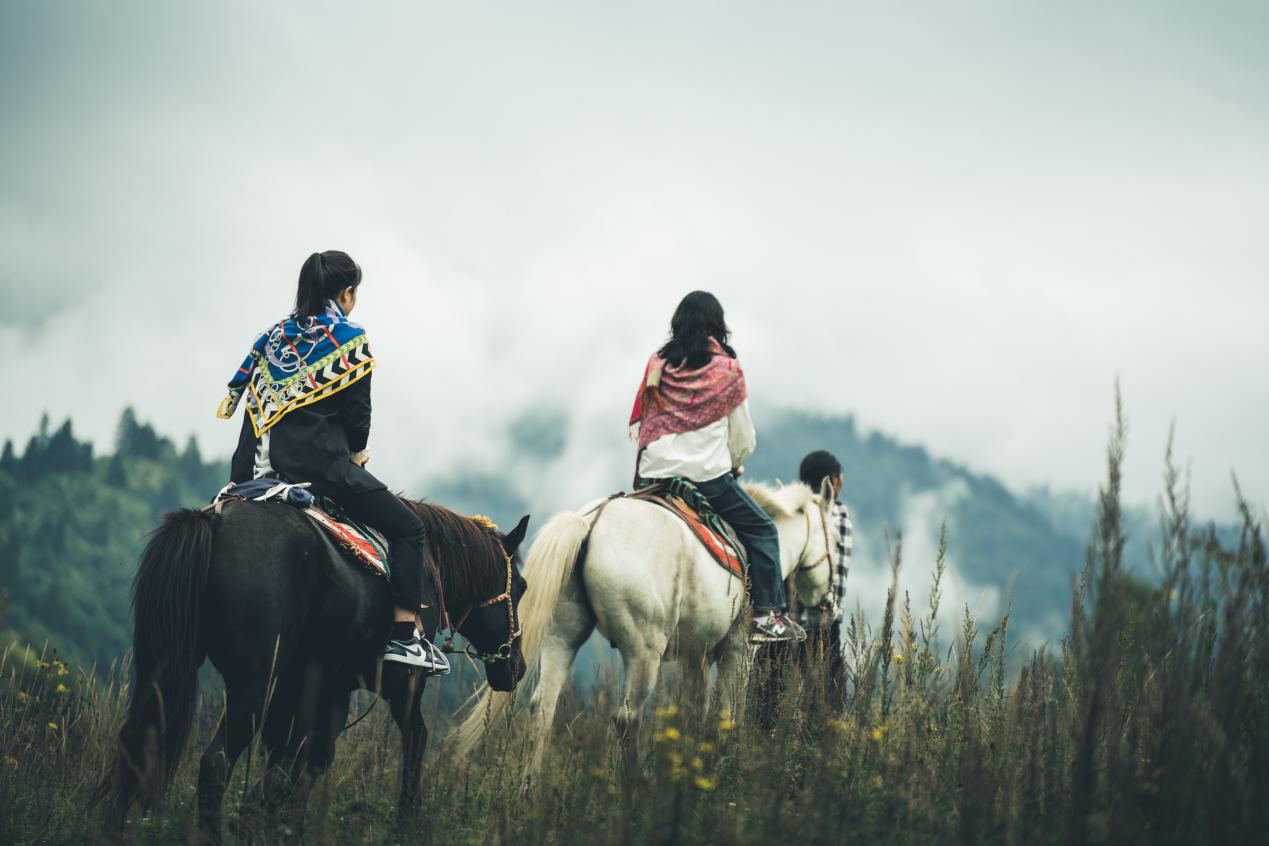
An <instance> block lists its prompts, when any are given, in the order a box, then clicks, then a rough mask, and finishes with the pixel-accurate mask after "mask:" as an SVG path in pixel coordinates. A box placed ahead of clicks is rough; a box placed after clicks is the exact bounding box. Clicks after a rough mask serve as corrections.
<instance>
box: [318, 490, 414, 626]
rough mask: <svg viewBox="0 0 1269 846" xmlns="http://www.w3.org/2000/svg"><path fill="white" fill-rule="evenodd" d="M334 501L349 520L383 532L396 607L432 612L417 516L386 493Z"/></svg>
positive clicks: (370, 493)
mask: <svg viewBox="0 0 1269 846" xmlns="http://www.w3.org/2000/svg"><path fill="white" fill-rule="evenodd" d="M336 501H337V502H338V503H339V505H340V507H341V508H343V509H344V511H346V512H347V513H348V516H349V517H351V518H353V519H354V520H356V521H358V522H360V523H365V524H366V525H368V526H372V527H374V528H375V529H378V530H379V531H380V532H383V534H384V536H385V537H386V538H387V539H388V542H389V543H390V544H392V550H391V552H390V553H389V554H388V566H389V567H391V569H392V577H391V579H390V580H389V584H390V585H391V587H392V597H393V599H395V600H396V603H397V605H399V606H400V607H402V608H407V609H410V610H417V609H418V608H419V607H420V606H422V605H424V604H426V605H428V606H430V607H431V608H433V609H435V608H436V587H435V585H433V583H432V574H431V572H430V571H429V570H428V569H427V568H425V567H424V559H423V556H424V555H425V554H426V550H427V529H426V528H424V526H423V521H422V520H420V519H419V515H417V514H415V513H414V512H413V511H411V510H410V508H409V506H407V505H406V504H405V503H403V502H402V501H401V500H400V499H398V498H397V497H396V496H395V495H393V494H391V493H389V492H388V491H386V490H377V491H369V492H367V493H359V494H352V495H345V496H341V497H338V498H336Z"/></svg>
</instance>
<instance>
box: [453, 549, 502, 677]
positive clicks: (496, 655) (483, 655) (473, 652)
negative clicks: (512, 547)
mask: <svg viewBox="0 0 1269 846" xmlns="http://www.w3.org/2000/svg"><path fill="white" fill-rule="evenodd" d="M498 551H499V552H501V553H502V557H503V558H504V559H505V560H506V562H507V584H506V587H505V588H504V589H503V591H502V593H500V594H498V595H497V596H491V597H489V598H488V599H483V600H481V601H479V602H474V603H472V604H471V605H470V606H468V608H467V610H466V611H464V612H463V616H461V617H459V618H458V623H457V624H455V623H453V622H452V621H451V620H450V616H449V608H448V607H447V606H446V604H445V589H444V588H443V587H441V586H440V585H441V579H440V578H439V576H440V574H439V573H437V580H436V584H437V591H436V592H437V596H438V597H439V599H440V605H441V623H442V628H441V630H442V631H445V632H447V634H446V637H445V640H444V642H443V643H442V644H441V649H443V650H444V651H446V652H457V651H458V650H457V648H456V647H455V646H454V635H455V634H457V633H458V630H459V629H460V628H462V625H463V623H465V622H467V618H468V617H470V616H471V612H473V611H475V610H476V609H477V608H488V607H489V606H490V605H496V604H498V603H499V602H505V603H507V631H508V632H510V634H509V635H508V637H507V641H506V643H504V644H502V646H499V647H498V648H497V649H495V650H494V651H493V652H481V651H480V650H479V649H477V648H476V646H475V644H472V643H468V644H467V646H466V647H465V648H464V649H463V651H464V652H465V653H466V654H467V657H469V658H472V659H475V660H477V661H483V662H484V663H486V664H492V663H494V662H496V661H505V660H507V659H508V658H510V657H511V646H512V644H514V643H515V642H516V638H518V637H520V634H521V632H522V629H521V628H520V627H519V626H518V625H517V622H516V611H515V603H514V602H513V601H512V596H511V586H512V579H513V578H514V570H515V568H514V565H512V563H511V555H510V554H508V552H507V550H506V549H504V548H503V546H502V542H501V541H499V543H498Z"/></svg>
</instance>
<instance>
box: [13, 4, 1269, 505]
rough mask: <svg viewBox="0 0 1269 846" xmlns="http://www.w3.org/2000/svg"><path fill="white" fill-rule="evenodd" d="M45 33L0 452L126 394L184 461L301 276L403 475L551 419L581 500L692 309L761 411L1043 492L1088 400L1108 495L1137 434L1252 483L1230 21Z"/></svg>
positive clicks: (24, 192) (1255, 227) (759, 13)
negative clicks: (350, 267)
mask: <svg viewBox="0 0 1269 846" xmlns="http://www.w3.org/2000/svg"><path fill="white" fill-rule="evenodd" d="M1080 8H1084V7H1080ZM548 9H549V10H548ZM79 11H80V12H82V13H83V14H82V15H79V16H76V15H75V14H71V13H67V14H63V15H54V14H53V13H52V12H50V11H48V10H38V9H37V10H32V9H25V8H22V9H10V8H6V10H5V12H4V14H5V15H6V17H7V20H6V22H5V23H6V24H8V25H7V26H0V32H7V33H8V34H7V35H0V39H3V40H2V41H0V47H3V48H5V49H4V50H3V51H0V54H2V55H3V58H0V62H2V63H3V65H0V71H3V73H0V96H2V97H3V98H4V105H5V113H6V118H7V119H6V128H5V133H4V134H3V135H2V136H0V153H2V154H3V158H2V159H0V161H3V162H4V164H3V165H0V168H2V173H3V181H0V249H2V250H3V252H4V254H5V257H6V258H5V262H4V264H5V267H4V268H2V269H0V293H2V294H3V299H4V300H5V301H6V302H7V303H8V304H9V306H8V309H7V311H8V316H7V317H6V318H5V319H3V320H0V353H2V354H5V355H6V360H7V361H10V362H20V363H21V365H20V366H10V367H8V368H6V370H5V374H4V376H2V377H0V379H2V380H3V383H2V385H0V387H2V388H3V390H4V392H5V395H6V396H9V397H11V398H20V400H19V401H11V402H10V403H9V404H7V405H6V408H5V410H4V411H3V413H0V436H12V437H18V438H23V437H25V436H26V435H27V434H29V433H30V432H31V430H32V429H33V428H34V426H35V424H36V422H37V421H38V418H39V415H40V413H41V412H42V411H43V410H46V409H47V410H48V411H50V412H51V413H52V414H53V415H54V416H58V415H62V414H71V415H73V416H74V418H75V420H76V423H77V425H78V427H79V428H80V430H81V431H86V432H88V433H89V434H91V435H92V436H94V437H95V438H97V439H99V440H108V439H109V437H110V435H111V434H112V430H113V427H114V423H115V420H116V419H117V416H118V413H119V411H120V409H121V408H122V407H123V406H124V405H125V404H128V403H132V404H135V405H136V406H137V407H138V409H139V411H140V412H141V413H142V415H143V416H145V417H149V418H152V419H154V420H155V421H156V422H157V423H158V424H159V425H160V426H161V427H162V428H163V429H164V430H167V431H172V432H175V433H185V432H194V433H197V434H198V436H199V437H200V439H201V440H202V441H203V442H204V444H205V446H206V447H207V448H208V449H209V450H210V451H213V452H214V451H226V450H228V448H229V446H230V444H232V442H233V439H234V434H235V432H234V431H231V429H232V427H227V426H225V425H224V424H220V423H218V422H217V421H215V420H213V419H212V418H211V416H210V415H211V409H212V408H214V406H215V404H216V401H217V399H218V396H219V393H220V390H221V386H222V384H223V382H224V380H225V379H226V378H227V373H228V372H230V371H231V370H232V368H233V366H234V365H236V363H237V360H238V358H239V357H240V356H241V355H242V351H243V349H244V348H245V344H246V343H247V342H248V341H249V339H250V338H251V336H252V334H253V333H254V332H256V331H258V330H259V329H260V328H262V326H263V325H264V324H266V323H267V322H268V321H270V320H272V319H275V318H276V317H277V316H278V315H279V314H280V313H281V312H282V311H284V310H285V309H286V307H287V305H288V304H289V300H290V295H291V285H292V284H293V280H294V276H295V274H296V272H297V269H298V266H299V264H300V262H301V261H302V259H303V257H304V256H305V255H306V254H307V253H308V252H310V251H312V250H314V249H327V248H341V249H346V250H348V251H349V252H351V253H352V254H353V255H354V256H355V257H357V258H358V260H359V261H361V263H362V264H363V265H364V266H365V267H366V269H367V274H368V277H367V287H366V289H365V294H364V298H363V303H362V306H361V309H362V310H361V311H360V312H359V314H358V317H360V318H361V319H362V320H363V322H365V323H366V324H367V326H369V327H370V331H371V337H372V339H373V340H374V342H375V345H376V349H377V352H378V354H379V356H380V358H381V362H382V369H381V371H380V372H379V373H378V374H377V376H376V409H377V415H376V430H375V434H374V436H373V449H374V450H375V454H376V459H375V460H376V466H377V468H378V469H379V470H380V472H381V473H383V474H384V475H385V476H389V477H391V478H392V479H393V480H395V481H398V483H399V484H401V485H403V486H404V485H409V484H411V483H412V482H413V480H414V479H416V478H418V477H419V476H421V475H423V474H425V473H435V472H441V471H444V470H453V469H455V468H467V467H470V466H476V465H483V466H490V465H502V464H506V463H507V462H508V461H510V459H509V458H506V457H504V456H503V454H502V453H501V452H500V451H499V449H500V447H499V443H500V441H499V439H500V438H501V437H502V424H503V423H505V421H507V420H509V419H512V418H514V417H515V416H517V415H518V414H520V413H522V412H523V411H524V410H525V409H531V408H533V407H534V406H535V405H537V404H539V403H544V402H550V403H555V402H560V401H563V402H565V403H566V404H567V405H568V406H569V408H570V411H571V413H572V414H573V415H574V416H573V419H572V420H571V421H570V431H572V432H573V433H574V435H575V436H576V437H575V439H574V440H573V441H572V442H571V443H570V447H569V449H570V453H569V455H568V467H569V468H570V469H568V470H567V471H561V473H567V474H568V475H569V477H570V479H575V480H576V482H570V483H569V490H570V491H571V490H572V489H573V487H574V486H575V487H576V488H581V487H583V486H585V485H596V486H598V485H603V486H604V487H605V488H606V487H608V486H609V485H610V484H612V480H613V479H614V478H616V479H620V480H622V481H624V475H625V471H624V468H623V467H622V465H623V462H625V461H627V460H628V456H627V455H626V453H625V452H624V450H625V442H624V440H623V439H622V437H623V433H624V427H623V425H622V424H623V423H624V416H625V412H626V407H627V403H628V399H629V396H628V395H629V393H630V391H631V390H632V389H633V383H634V381H635V380H636V379H637V376H638V372H639V370H640V367H641V365H642V362H643V358H644V356H645V355H646V354H647V352H648V351H649V349H650V348H651V347H652V346H654V345H655V343H656V342H657V341H658V340H659V338H660V335H661V333H662V332H663V329H664V326H665V324H666V322H667V320H668V316H669V313H670V311H671V310H672V308H673V306H674V304H675V302H676V301H677V299H678V297H679V296H681V295H682V293H684V292H686V291H687V290H690V289H692V288H696V287H705V288H709V289H711V290H714V291H715V292H716V293H718V294H719V295H720V297H721V299H722V300H723V302H724V303H726V304H727V306H728V310H729V316H730V318H731V320H732V322H733V324H734V328H735V329H736V330H737V341H738V345H739V346H740V348H741V350H742V352H743V354H744V356H745V358H746V366H747V368H748V371H749V373H750V376H751V380H752V382H753V386H754V389H755V393H756V394H758V395H760V396H761V397H763V398H764V399H767V400H769V401H771V402H772V403H784V404H793V405H798V406H804V407H812V408H823V409H827V410H833V411H847V410H850V411H855V412H857V413H858V414H859V416H860V417H861V419H862V420H863V421H864V422H865V423H866V424H868V425H873V426H877V427H879V428H882V429H885V430H886V431H888V432H892V433H894V434H897V435H898V436H900V437H902V438H905V439H909V440H916V441H921V442H924V443H927V444H929V445H930V446H931V447H932V448H933V449H934V450H935V451H936V452H937V453H940V454H947V455H950V456H951V457H953V458H955V459H957V460H960V461H964V462H966V463H969V464H971V465H972V466H974V467H975V468H976V469H980V470H985V471H988V472H992V473H995V474H997V475H999V476H1000V477H1002V478H1003V479H1005V480H1006V481H1007V482H1009V483H1011V484H1012V485H1014V486H1015V487H1019V488H1022V487H1026V486H1029V485H1031V484H1034V483H1038V482H1047V483H1050V484H1053V485H1056V486H1059V487H1079V488H1086V489H1087V488H1091V487H1092V485H1093V484H1095V482H1096V480H1097V479H1098V478H1100V473H1101V452H1102V446H1103V443H1104V440H1105V431H1106V420H1107V419H1108V417H1109V411H1110V396H1111V387H1112V384H1113V381H1114V379H1115V377H1116V376H1117V375H1118V376H1119V377H1120V378H1121V379H1122V380H1123V384H1124V388H1125V393H1126V398H1127V400H1128V409H1129V412H1130V415H1131V422H1132V427H1133V428H1132V441H1131V449H1130V453H1129V455H1130V463H1129V467H1128V470H1129V476H1128V492H1129V495H1130V497H1131V498H1133V499H1136V500H1138V501H1145V500H1146V499H1148V498H1149V496H1150V495H1151V494H1152V492H1153V491H1154V490H1155V489H1156V488H1157V484H1156V480H1157V478H1158V464H1159V458H1160V456H1161V455H1162V450H1163V441H1164V437H1165V433H1166V429H1167V426H1168V425H1169V423H1170V422H1171V421H1172V420H1173V419H1176V420H1177V422H1178V448H1179V449H1178V451H1179V454H1180V455H1181V457H1182V458H1183V459H1185V458H1191V457H1192V458H1193V459H1194V463H1193V471H1194V487H1195V501H1196V503H1197V505H1198V506H1199V508H1200V510H1202V511H1204V512H1205V513H1210V514H1214V515H1215V516H1222V515H1225V514H1228V513H1229V493H1228V482H1227V479H1228V468H1229V467H1231V466H1232V467H1235V468H1237V469H1238V471H1239V473H1240V478H1241V479H1242V481H1243V483H1244V487H1245V489H1246V490H1247V491H1248V492H1249V493H1250V494H1251V495H1252V496H1253V497H1255V498H1257V500H1258V501H1262V502H1263V498H1264V496H1265V491H1266V490H1269V469H1267V468H1269V461H1266V460H1265V458H1266V454H1265V449H1266V447H1265V443H1264V438H1263V432H1264V431H1265V429H1266V426H1267V425H1269V392H1266V391H1264V390H1263V388H1262V386H1261V383H1262V382H1263V374H1262V373H1261V370H1262V369H1263V368H1262V367H1261V366H1260V362H1263V361H1265V360H1266V358H1269V335H1266V333H1264V332H1263V331H1262V327H1261V325H1260V324H1261V323H1262V322H1263V321H1262V319H1261V316H1262V315H1263V314H1264V313H1265V312H1266V306H1269V286H1266V285H1264V284H1263V275H1264V270H1263V269H1264V267H1266V266H1269V247H1267V246H1266V242H1265V240H1264V239H1263V238H1262V237H1260V233H1259V226H1260V221H1263V220H1264V219H1265V218H1266V217H1267V216H1269V190H1266V189H1269V167H1266V164H1265V160H1264V156H1263V152H1262V151H1263V150H1264V149H1265V148H1266V144H1267V142H1269V124H1267V122H1266V117H1267V114H1269V109H1266V106H1265V103H1266V102H1269V97H1265V96H1263V95H1264V94H1265V93H1266V89H1267V88H1269V73H1267V70H1266V62H1265V60H1264V55H1263V52H1262V51H1260V50H1259V49H1258V48H1257V46H1256V45H1258V44H1261V43H1263V38H1258V37H1257V33H1260V34H1264V30H1265V23H1266V21H1265V16H1264V14H1263V10H1260V9H1259V8H1258V7H1257V6H1255V5H1248V6H1246V7H1245V8H1234V9H1231V10H1229V11H1228V13H1227V14H1226V15H1223V16H1217V15H1215V14H1212V15H1210V16H1207V17H1202V16H1195V17H1193V19H1190V18H1184V19H1183V18H1180V17H1177V16H1176V14H1177V13H1173V12H1168V11H1163V10H1159V9H1157V8H1156V7H1155V6H1154V5H1153V4H1141V5H1137V6H1133V5H1129V6H1120V7H1116V10H1114V11H1109V10H1105V9H1103V8H1102V7H1100V6H1099V7H1092V6H1089V7H1087V8H1084V11H1085V12H1087V14H1086V15H1081V14H1076V13H1075V11H1078V10H1075V11H1071V10H1070V9H1068V10H1067V11H1064V13H1063V14H1062V15H1058V16H1054V15H1053V14H1051V13H1050V12H1049V11H1048V7H1046V6H1043V5H1040V4H1037V5H1032V6H1026V5H1024V6H1017V5H1015V4H1000V5H994V4H985V5H982V6H976V7H974V8H973V9H962V10H960V11H958V12H956V13H952V12H950V11H941V10H938V9H936V8H931V9H925V10H921V9H917V8H915V7H914V8H910V9H906V10H905V11H904V12H902V13H896V12H894V11H893V10H890V11H887V12H886V13H884V14H877V13H873V12H871V11H868V10H865V9H862V8H860V7H855V6H849V5H839V4H825V5H818V6H817V5H811V6H808V7H806V8H805V9H803V11H802V12H801V13H800V14H797V15H791V14H788V13H787V11H785V10H781V11H780V12H779V13H778V14H777V13H776V12H774V11H772V10H771V9H769V8H765V7H763V6H761V5H752V6H749V5H735V4H728V5H727V6H726V7H721V6H715V5H710V4H705V5H701V6H692V7H682V6H680V5H677V4H676V5H675V6H673V7H670V6H663V7H657V6H640V7H638V8H633V7H631V8H622V9H616V8H613V7H609V8H608V9H607V10H606V11H605V12H604V13H603V14H600V13H599V12H598V11H597V10H596V9H595V8H593V7H590V6H588V5H584V4H567V3H565V4H559V5H552V6H549V7H547V8H536V7H535V9H533V10H532V11H530V10H528V9H527V8H526V9H524V10H519V9H516V10H502V12H501V13H499V14H493V13H489V12H486V11H484V10H482V9H479V8H474V7H461V6H459V7H455V6H453V5H434V6H433V5H420V6H415V5H400V6H383V7H374V8H371V9H363V10H359V11H358V12H357V13H356V14H352V13H349V12H347V11H345V10H343V9H341V8H336V7H333V6H332V7H328V8H325V9H322V8H321V7H310V6H308V5H305V6H304V8H303V9H301V8H299V6H288V5H287V4H271V5H270V6H269V7H268V8H267V9H266V10H264V11H261V10H260V9H258V8H257V7H256V6H255V5H254V4H240V5H233V4H230V5H229V6H227V7H220V8H219V10H218V11H210V10H208V9H203V10H198V11H193V10H187V11H184V12H182V11H178V10H176V9H175V7H170V8H169V7H163V8H162V9H151V8H148V7H144V6H141V5H132V6H129V5H128V4H124V5H123V6H112V7H111V11H110V14H108V15H106V14H103V13H99V12H97V11H94V10H93V9H92V8H91V7H90V5H87V6H85V7H83V8H81V9H80V10H79ZM1218 17H1219V18H1220V19H1219V20H1218ZM45 316H48V319H47V320H45V321H44V322H40V321H41V318H42V317H45ZM809 345H814V347H815V348H816V349H817V350H818V351H820V352H821V354H822V355H824V356H826V357H828V358H831V359H832V360H833V362H834V364H833V366H832V367H831V368H812V367H807V366H806V362H807V360H808V358H807V353H806V350H807V348H808V346H809ZM597 455H601V456H603V457H601V458H599V459H596V456H597ZM560 484H563V482H561V483H560ZM562 491H563V488H561V492H562ZM591 493H594V491H587V492H585V493H584V494H582V495H580V496H579V497H578V499H579V500H580V499H585V498H588V497H589V495H590V494H591Z"/></svg>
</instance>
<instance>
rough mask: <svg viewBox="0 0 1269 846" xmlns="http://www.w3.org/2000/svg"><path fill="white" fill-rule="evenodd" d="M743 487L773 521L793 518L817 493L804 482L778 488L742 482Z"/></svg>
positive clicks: (758, 483)
mask: <svg viewBox="0 0 1269 846" xmlns="http://www.w3.org/2000/svg"><path fill="white" fill-rule="evenodd" d="M741 487H742V488H744V491H745V493H747V494H749V496H750V498H752V499H753V501H754V502H756V503H758V506H759V507H760V508H761V509H762V510H763V511H765V512H767V516H768V517H770V518H771V519H773V520H775V519H777V518H779V517H792V516H793V515H795V514H797V513H798V512H799V511H801V510H802V509H803V508H804V507H805V506H806V504H807V503H808V502H810V501H811V499H812V498H813V497H814V496H815V491H813V490H811V489H810V487H809V486H807V485H805V484H803V483H802V482H792V483H790V484H787V485H781V486H780V487H778V488H773V487H770V486H768V485H764V484H762V483H761V482H742V483H741Z"/></svg>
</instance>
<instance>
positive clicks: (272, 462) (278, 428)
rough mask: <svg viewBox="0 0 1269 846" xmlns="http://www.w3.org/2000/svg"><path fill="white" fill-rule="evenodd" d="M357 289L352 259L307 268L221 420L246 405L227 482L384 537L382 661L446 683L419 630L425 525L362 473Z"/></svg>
mask: <svg viewBox="0 0 1269 846" xmlns="http://www.w3.org/2000/svg"><path fill="white" fill-rule="evenodd" d="M360 286H361V268H360V267H359V266H358V265H357V263H356V262H354V261H353V260H352V259H351V258H349V256H348V254H347V253H342V252H339V251H337V250H329V251H327V252H324V253H313V254H312V255H311V256H309V257H308V260H307V261H305V262H304V266H303V267H302V268H300V280H299V290H298V291H297V292H296V294H295V311H294V312H292V313H291V315H290V316H289V317H287V318H286V319H284V320H282V321H279V322H278V323H275V324H274V325H273V326H271V327H270V328H269V329H267V330H265V331H264V332H262V333H261V334H260V336H259V337H258V338H257V339H256V342H255V344H253V345H252V347H251V351H250V352H248V353H247V357H246V359H245V360H244V361H243V363H242V366H241V367H239V368H238V371H237V373H235V374H234V377H233V379H232V380H230V382H229V396H227V397H226V398H225V400H224V401H223V402H222V403H221V406H220V410H219V411H218V415H219V416H220V417H222V418H230V417H232V416H233V413H234V410H235V409H236V408H237V406H238V403H239V401H240V400H241V399H242V398H243V397H244V396H245V397H246V400H247V402H246V406H247V412H246V414H244V415H243V420H242V433H241V435H240V436H239V439H238V449H237V451H235V452H234V456H233V460H232V462H231V465H230V472H231V478H232V480H233V481H234V482H245V481H247V480H248V479H252V478H257V479H258V478H262V477H276V478H278V479H280V480H283V481H287V482H295V483H302V482H308V483H309V484H310V486H311V487H310V490H311V491H312V493H314V494H316V495H318V496H324V497H328V498H329V499H332V500H334V501H335V502H336V503H337V504H338V505H339V506H340V508H342V509H343V510H344V512H345V513H346V514H348V516H349V517H352V519H354V520H357V521H359V522H362V523H365V524H367V525H369V526H371V527H373V528H375V529H378V530H379V531H380V532H382V533H383V534H384V535H385V536H386V537H387V539H388V541H389V543H390V545H391V560H390V562H389V565H390V570H391V573H392V578H391V585H392V592H393V597H394V599H395V600H396V609H395V618H394V619H395V623H394V625H393V627H392V632H391V634H390V636H389V639H388V643H387V645H386V646H385V647H384V651H383V660H384V661H390V662H397V663H400V664H405V665H406V666H409V667H417V668H419V669H420V670H422V671H424V672H426V673H429V674H443V673H448V672H449V661H448V660H446V658H445V655H444V653H442V652H441V651H440V650H439V649H437V648H436V647H435V646H434V645H433V644H432V643H431V641H429V640H428V639H427V637H426V635H425V634H424V633H423V632H421V631H419V630H418V628H417V627H416V624H415V621H416V619H417V617H418V614H419V612H420V609H427V608H431V609H433V610H434V609H435V608H436V605H437V601H436V590H435V586H434V585H433V581H432V577H431V573H430V572H428V571H427V570H426V569H425V567H424V560H423V550H424V549H426V548H427V533H426V530H425V529H424V527H423V522H422V521H421V520H420V519H419V517H418V515H417V514H415V513H414V512H413V511H411V510H410V509H409V508H407V507H406V506H405V505H404V504H402V502H401V500H400V499H398V498H397V497H396V496H394V495H393V494H391V493H389V492H388V490H387V486H386V485H384V484H383V482H381V481H379V480H378V479H377V478H375V477H374V476H373V475H371V474H370V472H369V471H367V470H366V468H365V465H366V462H367V460H368V459H369V454H368V453H367V451H366V444H367V441H368V439H369V437H370V377H371V375H372V371H373V370H374V368H375V360H374V357H373V355H371V353H370V345H369V342H368V341H367V339H366V332H365V330H364V329H362V328H361V326H359V325H357V324H356V323H353V322H352V321H351V320H349V319H348V318H349V316H350V315H351V314H352V312H353V309H354V308H355V307H356V305H357V291H358V288H359V287H360Z"/></svg>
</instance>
